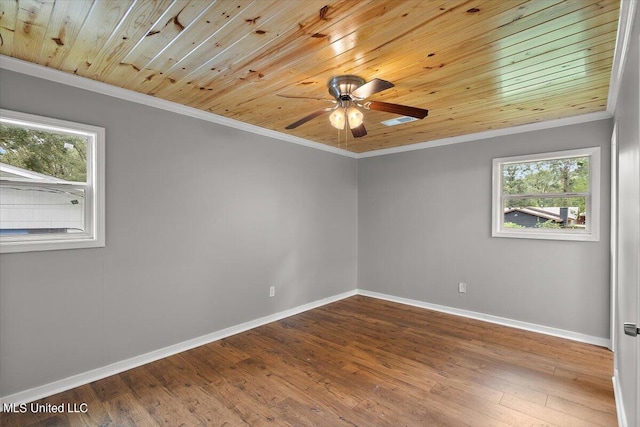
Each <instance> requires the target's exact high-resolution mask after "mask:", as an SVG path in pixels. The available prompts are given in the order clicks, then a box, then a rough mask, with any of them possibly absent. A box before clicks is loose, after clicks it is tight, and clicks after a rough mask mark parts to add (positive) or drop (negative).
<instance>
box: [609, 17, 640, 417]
mask: <svg viewBox="0 0 640 427" xmlns="http://www.w3.org/2000/svg"><path fill="white" fill-rule="evenodd" d="M639 37H640V5H637V6H636V15H635V23H634V26H633V30H632V35H631V39H630V43H629V53H628V56H627V61H626V64H625V69H624V72H623V76H622V81H621V85H620V87H621V88H622V89H621V90H620V95H619V98H618V103H617V106H616V112H615V121H616V122H617V124H618V298H617V308H616V331H615V334H616V343H617V344H616V349H615V350H616V351H615V355H614V356H615V359H614V364H615V367H616V369H617V370H618V375H617V376H616V380H617V381H619V382H620V389H621V391H622V396H620V397H621V398H622V402H623V406H624V410H625V412H626V417H627V425H628V426H637V425H640V420H638V419H637V414H638V409H639V408H638V399H640V396H638V394H637V390H638V388H637V387H638V385H637V384H636V383H637V381H638V374H639V373H638V371H637V370H638V358H640V354H639V352H638V338H632V337H629V336H627V335H625V334H624V333H623V323H624V322H636V321H638V320H640V317H639V316H638V310H640V307H639V306H638V292H640V289H639V288H640V272H639V271H638V260H640V213H639V211H638V208H639V207H640V128H639V125H638V121H639V120H640V107H639V105H638V103H639V99H638V98H639V96H640V83H639V80H640V71H639V67H640V58H639V52H638V51H639V50H640V40H639Z"/></svg>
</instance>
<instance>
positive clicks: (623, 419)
mask: <svg viewBox="0 0 640 427" xmlns="http://www.w3.org/2000/svg"><path fill="white" fill-rule="evenodd" d="M611 380H612V381H613V396H614V398H615V400H616V413H617V415H618V425H619V426H620V427H627V426H628V425H629V424H628V423H627V415H626V414H627V413H626V412H625V411H624V402H623V400H622V390H621V389H620V376H619V375H618V370H617V369H614V370H613V377H612V378H611Z"/></svg>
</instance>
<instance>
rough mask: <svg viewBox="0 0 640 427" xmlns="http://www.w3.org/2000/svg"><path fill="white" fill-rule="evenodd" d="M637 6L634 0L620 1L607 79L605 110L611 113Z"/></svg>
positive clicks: (614, 105) (616, 96)
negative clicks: (607, 92)
mask: <svg viewBox="0 0 640 427" xmlns="http://www.w3.org/2000/svg"><path fill="white" fill-rule="evenodd" d="M636 6H637V1H636V0H621V1H620V17H619V18H618V32H617V34H616V47H615V50H614V53H613V65H612V67H611V79H610V81H609V98H608V99H607V112H609V113H610V114H611V115H613V113H614V112H615V109H616V104H617V101H618V93H619V92H620V82H621V80H622V72H623V71H624V65H625V63H626V59H627V54H628V52H629V41H630V38H631V29H632V28H633V17H634V16H635V9H636Z"/></svg>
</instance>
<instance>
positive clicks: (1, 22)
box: [0, 1, 18, 56]
mask: <svg viewBox="0 0 640 427" xmlns="http://www.w3.org/2000/svg"><path fill="white" fill-rule="evenodd" d="M17 15H18V2H15V1H12V2H8V1H2V2H0V54H2V55H6V56H11V54H12V53H13V36H14V34H15V32H16V17H17Z"/></svg>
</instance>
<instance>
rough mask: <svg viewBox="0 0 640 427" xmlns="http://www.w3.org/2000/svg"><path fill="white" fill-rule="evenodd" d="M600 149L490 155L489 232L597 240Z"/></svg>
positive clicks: (598, 229) (500, 234)
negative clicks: (491, 221)
mask: <svg viewBox="0 0 640 427" xmlns="http://www.w3.org/2000/svg"><path fill="white" fill-rule="evenodd" d="M599 199H600V148H599V147H594V148H584V149H578V150H570V151H558V152H555V153H543V154H533V155H527V156H518V157H504V158H499V159H493V218H492V220H493V225H492V236H494V237H516V238H525V239H557V240H591V241H597V240H599V238H600V236H599V231H600V225H599V222H600V221H599V212H600V200H599Z"/></svg>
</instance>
